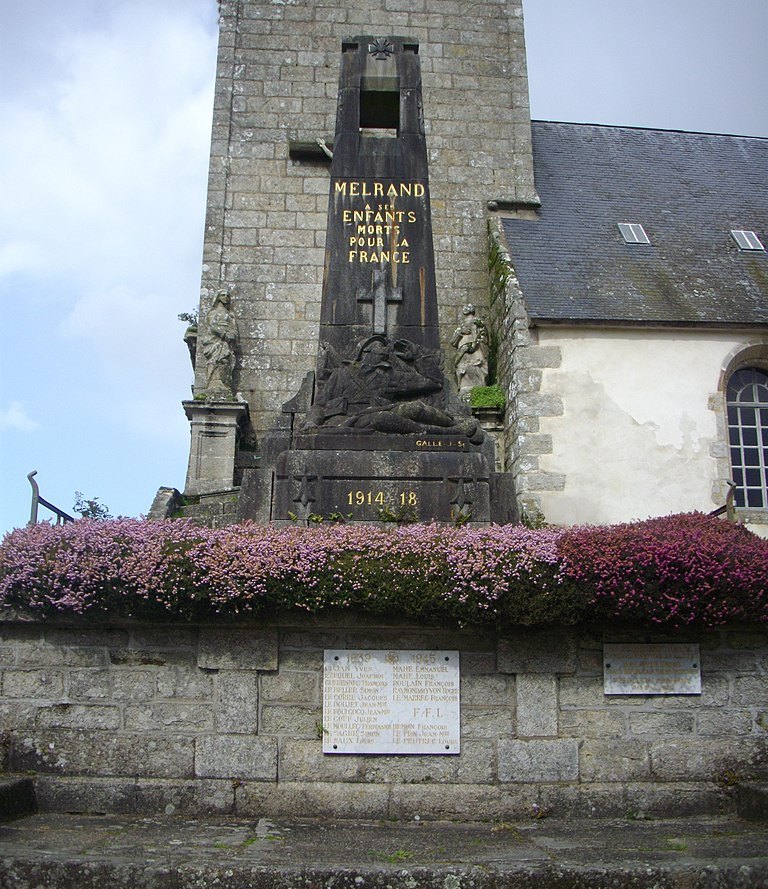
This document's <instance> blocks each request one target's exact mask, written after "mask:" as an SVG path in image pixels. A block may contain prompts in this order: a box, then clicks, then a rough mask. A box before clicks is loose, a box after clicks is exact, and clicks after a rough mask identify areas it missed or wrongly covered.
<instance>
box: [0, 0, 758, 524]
mask: <svg viewBox="0 0 768 889" xmlns="http://www.w3.org/2000/svg"><path fill="white" fill-rule="evenodd" d="M525 16H526V24H527V42H528V63H529V72H530V81H531V103H532V112H533V116H534V117H536V118H541V119H549V120H571V121H586V122H593V123H606V124H623V125H631V126H645V127H663V128H671V129H685V130H700V131H704V132H718V133H739V134H746V135H757V136H768V102H766V101H765V86H766V84H768V54H766V53H765V49H764V38H765V34H767V33H768V0H732V2H731V3H728V4H726V3H723V2H722V0H642V2H640V3H635V4H630V3H624V2H617V0H525ZM0 50H1V51H0V196H1V199H0V380H2V383H3V385H2V388H0V532H2V531H5V530H7V529H9V528H11V527H14V526H18V525H22V524H24V523H25V522H26V520H27V518H28V516H29V502H30V488H29V484H28V482H27V479H26V475H27V473H28V472H30V471H31V470H33V469H36V470H38V477H37V478H38V481H39V483H40V488H41V493H42V495H43V496H44V497H45V498H47V499H49V500H51V501H53V502H54V503H56V504H57V505H59V506H60V507H62V508H63V509H65V510H67V511H71V508H72V505H73V501H74V492H75V491H82V492H83V494H85V495H86V496H88V497H91V496H98V497H99V498H100V499H101V501H102V502H103V503H105V504H107V505H108V506H109V507H110V509H111V511H112V512H113V513H114V514H116V515H117V514H122V515H139V514H141V513H143V512H146V510H147V509H148V508H149V505H150V503H151V502H152V498H153V496H154V494H155V492H156V490H157V488H158V487H159V486H160V485H175V486H177V487H179V488H181V487H183V484H184V476H185V471H186V459H187V453H188V442H189V430H188V425H187V422H186V419H185V418H184V414H183V411H182V409H181V406H180V401H181V399H182V398H184V397H185V396H186V395H187V393H188V392H189V385H190V383H191V370H190V366H189V360H188V357H187V354H186V349H185V347H184V345H183V343H182V341H181V335H182V333H183V325H182V324H181V323H180V322H179V321H178V320H177V319H176V316H177V315H178V313H179V312H184V311H189V310H191V309H192V308H194V307H196V304H197V293H198V284H199V275H200V255H201V248H202V232H203V217H204V208H205V179H206V169H207V155H208V138H209V130H210V116H211V103H212V90H213V73H214V65H215V54H216V2H215V0H67V2H62V0H25V2H23V3H12V2H10V0H2V2H0Z"/></svg>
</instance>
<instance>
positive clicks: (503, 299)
mask: <svg viewBox="0 0 768 889" xmlns="http://www.w3.org/2000/svg"><path fill="white" fill-rule="evenodd" d="M488 245H489V247H488V249H489V269H490V277H491V313H490V318H491V323H492V324H493V325H494V327H495V330H496V333H497V338H498V342H499V354H498V357H497V376H498V380H499V384H500V385H501V386H502V387H503V388H504V391H505V394H506V397H507V412H506V420H505V431H504V435H503V445H502V450H503V453H504V469H505V471H506V472H510V473H512V477H513V478H514V484H515V492H516V494H517V500H518V509H519V510H520V515H521V517H522V518H523V519H524V520H527V521H531V522H536V521H538V520H542V519H545V518H546V516H545V515H544V514H543V511H542V505H541V492H543V491H553V490H555V491H559V490H562V489H563V487H564V486H565V476H564V475H562V474H561V473H553V472H544V471H543V470H542V469H541V467H540V466H539V458H540V456H541V455H542V454H551V453H552V436H551V435H545V434H542V433H541V424H540V421H541V419H542V418H543V417H552V416H560V415H562V413H563V402H562V399H561V398H560V397H559V396H557V395H552V394H544V393H542V392H541V381H542V376H543V374H542V371H543V369H544V368H547V367H559V366H560V362H561V354H560V349H559V347H558V346H541V345H539V342H538V335H537V331H536V329H535V328H534V327H532V326H531V324H530V319H529V317H528V312H527V311H526V308H525V303H524V301H523V296H522V291H521V289H520V283H519V282H518V280H517V276H516V275H515V270H514V267H513V265H512V260H511V258H510V255H509V251H508V250H507V247H506V242H505V239H504V234H503V232H502V230H501V224H500V219H499V218H498V216H495V215H494V216H493V217H491V219H490V220H489V223H488Z"/></svg>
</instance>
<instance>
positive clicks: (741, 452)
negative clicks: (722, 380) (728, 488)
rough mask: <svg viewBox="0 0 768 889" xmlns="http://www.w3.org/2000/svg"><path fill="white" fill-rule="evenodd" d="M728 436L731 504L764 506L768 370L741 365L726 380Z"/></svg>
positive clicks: (767, 466) (767, 482) (766, 502)
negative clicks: (733, 484) (731, 480)
mask: <svg viewBox="0 0 768 889" xmlns="http://www.w3.org/2000/svg"><path fill="white" fill-rule="evenodd" d="M726 402H727V407H728V440H729V443H730V451H731V470H732V472H733V481H734V483H735V485H736V493H735V498H734V504H735V505H736V506H741V507H747V508H752V509H765V508H767V507H768V373H766V372H765V371H764V370H760V369H759V368H756V367H743V368H741V369H740V370H737V371H736V372H735V373H733V374H732V375H731V377H730V379H729V380H728V389H727V391H726Z"/></svg>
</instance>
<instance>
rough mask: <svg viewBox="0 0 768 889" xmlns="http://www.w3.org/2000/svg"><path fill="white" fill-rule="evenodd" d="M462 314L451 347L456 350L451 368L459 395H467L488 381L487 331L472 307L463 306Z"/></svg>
mask: <svg viewBox="0 0 768 889" xmlns="http://www.w3.org/2000/svg"><path fill="white" fill-rule="evenodd" d="M463 312H464V318H463V320H462V322H461V324H460V325H459V326H458V327H457V328H456V332H455V333H454V335H453V337H452V339H451V345H452V346H453V347H454V348H455V349H456V357H455V358H454V360H453V366H454V368H455V370H456V385H457V386H458V389H459V394H461V395H469V392H470V390H471V389H474V387H475V386H485V385H486V382H487V380H488V330H487V329H486V326H485V323H484V322H483V321H482V319H480V318H477V317H476V316H475V307H474V306H473V305H467V306H464V309H463Z"/></svg>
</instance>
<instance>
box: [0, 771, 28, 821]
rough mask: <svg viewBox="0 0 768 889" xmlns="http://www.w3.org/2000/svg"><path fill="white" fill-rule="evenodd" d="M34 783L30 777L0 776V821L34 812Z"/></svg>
mask: <svg viewBox="0 0 768 889" xmlns="http://www.w3.org/2000/svg"><path fill="white" fill-rule="evenodd" d="M36 809H37V806H36V805H35V784H34V781H33V780H32V779H31V778H28V777H24V776H20V777H15V776H0V821H8V820H10V819H11V818H19V817H20V816H22V815H31V814H32V813H33V812H35V811H36Z"/></svg>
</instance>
